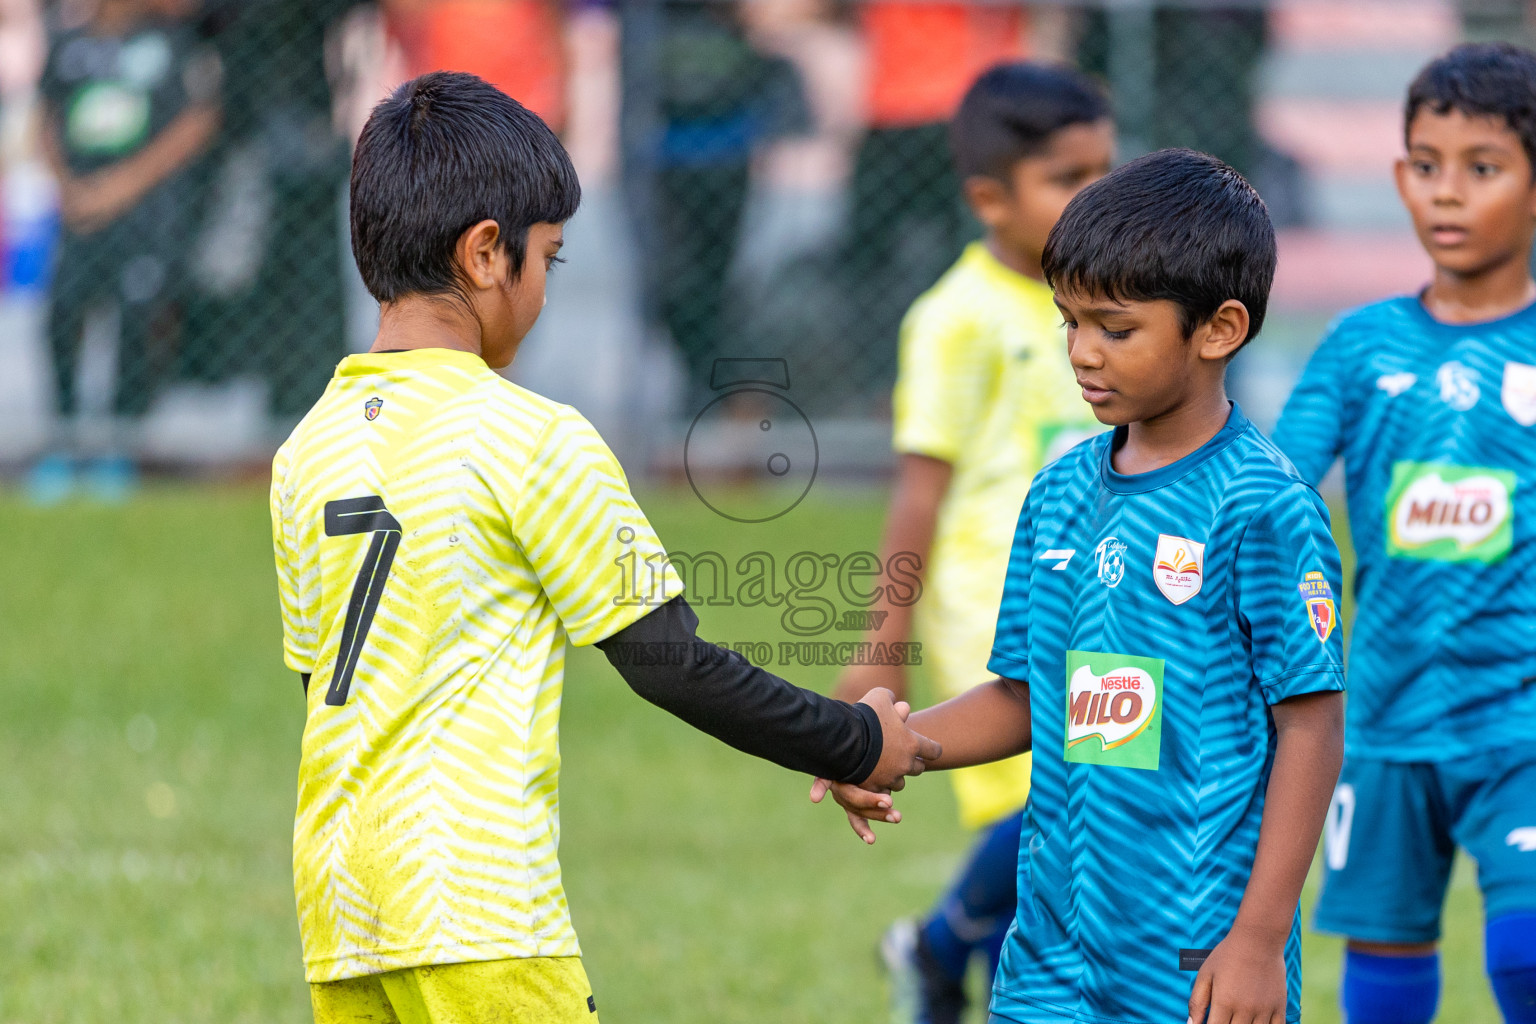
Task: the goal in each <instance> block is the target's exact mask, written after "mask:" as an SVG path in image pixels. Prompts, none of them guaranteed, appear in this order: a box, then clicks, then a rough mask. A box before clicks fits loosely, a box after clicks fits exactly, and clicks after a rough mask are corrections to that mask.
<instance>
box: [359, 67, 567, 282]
mask: <svg viewBox="0 0 1536 1024" xmlns="http://www.w3.org/2000/svg"><path fill="white" fill-rule="evenodd" d="M580 203H581V185H580V183H579V182H578V181H577V180H576V169H575V168H574V167H572V166H571V158H570V157H569V156H568V155H567V154H566V152H565V147H564V146H562V145H560V140H559V139H557V138H555V133H554V132H552V131H550V129H549V126H548V125H546V124H545V123H544V122H543V121H541V120H539V117H538V115H537V114H534V113H533V112H532V111H530V110H529V109H528V108H527V107H524V106H523V105H522V104H521V103H519V102H517V101H516V100H514V99H513V98H512V97H510V96H508V95H507V94H506V93H504V92H502V91H501V90H500V89H497V88H496V87H495V86H493V85H491V84H490V83H488V82H486V81H484V80H482V79H480V78H476V77H475V76H474V75H468V74H464V73H462V72H454V71H434V72H432V73H431V74H426V75H422V76H421V77H420V78H416V79H412V80H411V81H409V82H406V83H405V84H404V85H402V86H400V87H399V88H398V89H396V90H395V91H394V93H393V94H391V95H390V97H389V98H388V99H386V100H383V101H381V102H380V103H379V105H378V106H376V107H374V108H373V113H371V114H369V115H368V123H367V124H365V125H364V126H363V133H362V136H361V137H360V138H359V139H358V140H357V152H356V154H355V155H354V156H353V157H352V252H353V254H354V255H355V256H356V258H357V269H358V270H359V271H361V272H362V275H363V283H364V284H366V285H367V286H368V291H369V292H370V293H371V294H372V295H373V297H374V298H375V299H378V300H379V301H380V302H392V301H394V300H395V299H398V298H400V297H401V296H402V295H409V294H412V293H420V294H426V295H442V294H452V293H458V292H459V290H460V284H459V280H460V278H459V272H458V271H457V270H456V269H455V266H454V256H453V250H454V245H455V244H456V243H457V242H458V240H459V236H460V235H462V234H463V233H464V232H465V231H466V230H468V229H469V228H470V227H472V226H474V225H475V224H477V223H479V222H480V221H482V220H494V221H495V222H496V223H497V224H498V225H500V227H501V244H502V246H503V248H504V249H505V251H506V252H507V254H508V256H509V257H510V259H511V262H512V266H513V274H514V275H516V273H517V271H518V268H521V267H522V265H523V258H524V256H525V255H526V252H527V247H528V229H529V228H530V227H532V226H533V225H535V224H540V223H544V222H551V223H560V222H563V221H566V220H569V219H570V217H571V215H572V214H573V213H575V212H576V207H577V206H578V205H579V204H580Z"/></svg>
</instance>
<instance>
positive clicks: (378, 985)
mask: <svg viewBox="0 0 1536 1024" xmlns="http://www.w3.org/2000/svg"><path fill="white" fill-rule="evenodd" d="M309 1001H310V1003H311V1005H312V1006H313V1007H314V1009H315V1024H485V1022H487V1021H504V1022H505V1024H597V1003H596V1001H595V1000H593V998H592V986H591V985H590V984H589V983H588V982H587V972H586V971H585V970H584V969H583V968H582V966H581V957H577V956H561V957H530V958H528V959H523V960H485V961H481V962H479V963H468V964H443V965H441V966H436V967H408V968H406V969H404V970H400V971H390V972H388V973H387V974H370V975H368V976H367V977H364V978H348V979H346V980H345V981H322V982H317V983H315V984H312V985H310V986H309Z"/></svg>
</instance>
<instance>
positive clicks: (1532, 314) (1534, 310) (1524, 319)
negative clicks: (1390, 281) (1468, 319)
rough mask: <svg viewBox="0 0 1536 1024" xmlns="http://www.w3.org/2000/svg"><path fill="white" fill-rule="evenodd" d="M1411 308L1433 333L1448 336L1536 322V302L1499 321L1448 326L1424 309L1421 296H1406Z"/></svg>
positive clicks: (1500, 329)
mask: <svg viewBox="0 0 1536 1024" xmlns="http://www.w3.org/2000/svg"><path fill="white" fill-rule="evenodd" d="M1404 301H1406V302H1407V303H1408V304H1409V305H1410V306H1412V307H1413V315H1414V316H1415V317H1416V318H1417V319H1418V321H1419V322H1420V323H1422V324H1424V325H1425V326H1426V327H1428V328H1429V329H1430V330H1433V331H1441V332H1444V333H1446V334H1469V333H1472V332H1474V331H1502V330H1505V329H1506V328H1510V327H1518V326H1521V325H1524V324H1527V323H1530V322H1533V321H1536V302H1533V303H1531V304H1530V305H1528V306H1525V307H1522V308H1521V309H1517V310H1515V311H1514V312H1513V313H1510V314H1508V315H1507V316H1501V317H1499V318H1498V319H1497V320H1479V321H1477V322H1476V323H1470V324H1448V323H1446V322H1445V321H1444V320H1436V319H1435V318H1434V317H1433V316H1432V315H1430V312H1429V310H1427V309H1425V308H1424V300H1423V298H1421V297H1420V296H1419V295H1407V296H1404Z"/></svg>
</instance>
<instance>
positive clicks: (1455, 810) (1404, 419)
mask: <svg viewBox="0 0 1536 1024" xmlns="http://www.w3.org/2000/svg"><path fill="white" fill-rule="evenodd" d="M1405 138H1406V143H1407V154H1406V155H1405V156H1404V157H1403V158H1402V159H1400V160H1399V161H1398V162H1397V168H1396V173H1397V184H1398V190H1399V192H1400V194H1401V195H1402V199H1403V203H1404V205H1405V206H1407V208H1408V212H1409V213H1410V214H1411V215H1412V217H1413V223H1414V228H1415V230H1416V231H1417V233H1418V236H1419V240H1420V242H1421V243H1422V244H1423V246H1424V248H1425V250H1426V251H1427V252H1428V253H1429V255H1430V258H1431V259H1432V260H1433V261H1434V264H1435V272H1434V278H1433V280H1432V281H1431V282H1430V284H1429V285H1428V287H1426V288H1425V289H1424V290H1423V291H1422V292H1420V293H1419V294H1418V295H1411V296H1404V297H1402V298H1397V299H1391V300H1389V301H1386V302H1382V303H1378V304H1376V305H1373V306H1367V307H1365V308H1364V309H1361V310H1357V311H1355V312H1353V313H1350V314H1348V315H1346V316H1344V317H1342V318H1341V319H1340V320H1339V321H1338V322H1337V323H1336V324H1335V325H1334V326H1333V328H1332V330H1331V331H1330V332H1329V334H1328V336H1327V337H1326V338H1325V339H1324V340H1323V342H1322V344H1321V345H1320V346H1319V347H1318V349H1317V352H1316V353H1315V354H1314V355H1313V357H1312V359H1311V361H1310V362H1309V363H1308V365H1307V368H1306V371H1305V372H1304V373H1303V375H1302V378H1301V381H1300V383H1298V384H1297V386H1296V390H1295V393H1294V394H1293V395H1292V396H1291V399H1290V401H1289V402H1288V403H1287V405H1286V408H1285V411H1284V414H1283V415H1282V416H1281V419H1280V423H1279V425H1278V427H1277V428H1276V430H1275V442H1276V443H1277V444H1278V445H1279V446H1280V448H1281V449H1282V450H1283V451H1285V453H1286V454H1287V455H1288V456H1290V458H1291V459H1292V460H1293V461H1294V462H1295V464H1296V467H1297V469H1298V470H1299V471H1300V472H1301V473H1302V474H1303V476H1305V477H1306V478H1307V479H1308V480H1311V481H1313V482H1314V483H1315V482H1317V481H1319V480H1321V478H1322V477H1323V475H1324V474H1325V473H1326V472H1327V471H1328V469H1329V467H1330V466H1331V465H1332V464H1333V461H1334V459H1335V458H1337V457H1339V456H1342V457H1343V459H1344V473H1345V481H1346V486H1347V490H1348V498H1349V516H1350V526H1351V532H1352V534H1353V538H1354V545H1355V551H1356V556H1357V560H1358V565H1359V570H1358V573H1357V576H1356V581H1355V596H1356V602H1357V611H1356V617H1355V623H1354V633H1353V637H1352V640H1351V651H1350V681H1351V684H1352V685H1351V690H1352V694H1351V697H1350V701H1349V715H1348V728H1347V732H1346V755H1347V756H1346V759H1345V764H1344V770H1343V773H1342V775H1341V777H1340V781H1339V785H1338V789H1337V791H1336V792H1335V794H1334V800H1333V806H1332V808H1331V811H1330V815H1329V819H1328V827H1327V834H1326V837H1325V852H1326V856H1325V866H1326V870H1327V874H1326V876H1325V880H1324V885H1323V891H1322V895H1321V897H1320V898H1319V900H1318V906H1317V917H1316V925H1317V927H1318V928H1319V929H1321V930H1323V931H1329V932H1336V933H1340V934H1343V935H1345V936H1347V937H1348V938H1349V944H1348V946H1347V948H1346V952H1345V959H1344V978H1343V990H1342V1001H1343V1005H1344V1011H1345V1017H1346V1018H1347V1020H1348V1021H1349V1024H1377V1022H1381V1024H1386V1022H1391V1024H1428V1022H1429V1021H1430V1020H1431V1019H1433V1017H1434V1015H1435V1008H1436V1003H1437V1001H1438V998H1439V988H1440V967H1439V961H1438V956H1437V953H1436V939H1438V937H1439V934H1440V911H1441V904H1442V902H1443V900H1444V897H1445V891H1446V885H1447V882H1448V881H1449V879H1450V873H1451V864H1452V860H1453V858H1454V855H1455V852H1456V847H1458V846H1460V847H1461V848H1462V849H1464V850H1466V851H1467V852H1468V853H1469V854H1470V855H1471V856H1472V857H1474V858H1475V859H1476V861H1477V867H1478V882H1479V885H1480V886H1481V888H1482V890H1483V896H1484V902H1485V909H1486V914H1487V935H1486V939H1487V941H1486V949H1487V968H1488V974H1489V977H1490V979H1491V981H1492V983H1493V991H1494V995H1495V997H1496V999H1497V1000H1498V1003H1499V1006H1500V1008H1501V1009H1502V1010H1503V1013H1504V1016H1505V1019H1506V1020H1509V1021H1522V1022H1523V1021H1536V749H1533V745H1532V741H1533V740H1536V544H1533V543H1532V537H1531V530H1532V528H1533V527H1536V305H1533V303H1536V281H1533V280H1532V278H1531V274H1530V270H1529V266H1530V255H1531V244H1532V236H1533V233H1536V54H1532V53H1530V52H1529V51H1526V50H1522V49H1519V48H1517V47H1514V46H1510V45H1507V44H1482V45H1466V46H1460V47H1457V48H1456V49H1454V50H1452V51H1451V52H1450V53H1448V54H1446V55H1445V56H1443V57H1441V58H1440V59H1438V60H1436V61H1434V62H1432V63H1431V64H1430V65H1429V66H1428V67H1426V68H1425V69H1424V70H1423V71H1422V72H1421V73H1420V74H1419V76H1418V78H1417V79H1416V80H1415V81H1414V82H1413V84H1412V86H1411V87H1410V88H1409V92H1408V102H1407V107H1406V113H1405Z"/></svg>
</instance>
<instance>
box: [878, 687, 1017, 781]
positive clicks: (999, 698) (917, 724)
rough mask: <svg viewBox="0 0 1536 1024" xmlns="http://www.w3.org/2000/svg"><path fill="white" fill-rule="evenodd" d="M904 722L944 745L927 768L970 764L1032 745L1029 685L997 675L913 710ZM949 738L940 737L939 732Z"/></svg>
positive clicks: (961, 766)
mask: <svg viewBox="0 0 1536 1024" xmlns="http://www.w3.org/2000/svg"><path fill="white" fill-rule="evenodd" d="M908 724H909V725H910V726H911V727H912V728H913V729H916V730H917V731H919V732H921V733H922V734H923V735H924V736H927V737H929V738H930V739H932V740H933V741H934V742H936V743H938V744H939V746H940V747H942V748H943V750H942V752H941V753H940V755H939V756H938V757H934V758H927V759H925V765H926V767H929V768H969V767H971V766H972V765H978V764H990V763H991V762H993V761H1001V760H1004V759H1005V758H1009V757H1013V756H1014V755H1016V754H1022V753H1025V752H1026V751H1028V750H1029V749H1030V732H1029V728H1030V713H1029V684H1028V683H1023V682H1020V681H1019V680H1017V679H1009V678H1007V677H1005V676H998V677H997V678H996V679H993V680H992V681H991V682H989V683H983V684H981V685H980V686H975V687H972V688H971V689H969V690H967V691H966V692H965V693H962V694H960V695H959V696H958V697H952V698H950V699H949V700H947V701H945V702H944V703H942V704H936V705H934V706H933V707H931V708H926V709H924V710H922V711H919V712H918V713H917V714H915V715H913V716H912V717H911V718H910V719H909V720H908ZM941 736H942V737H947V739H940V737H941Z"/></svg>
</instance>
